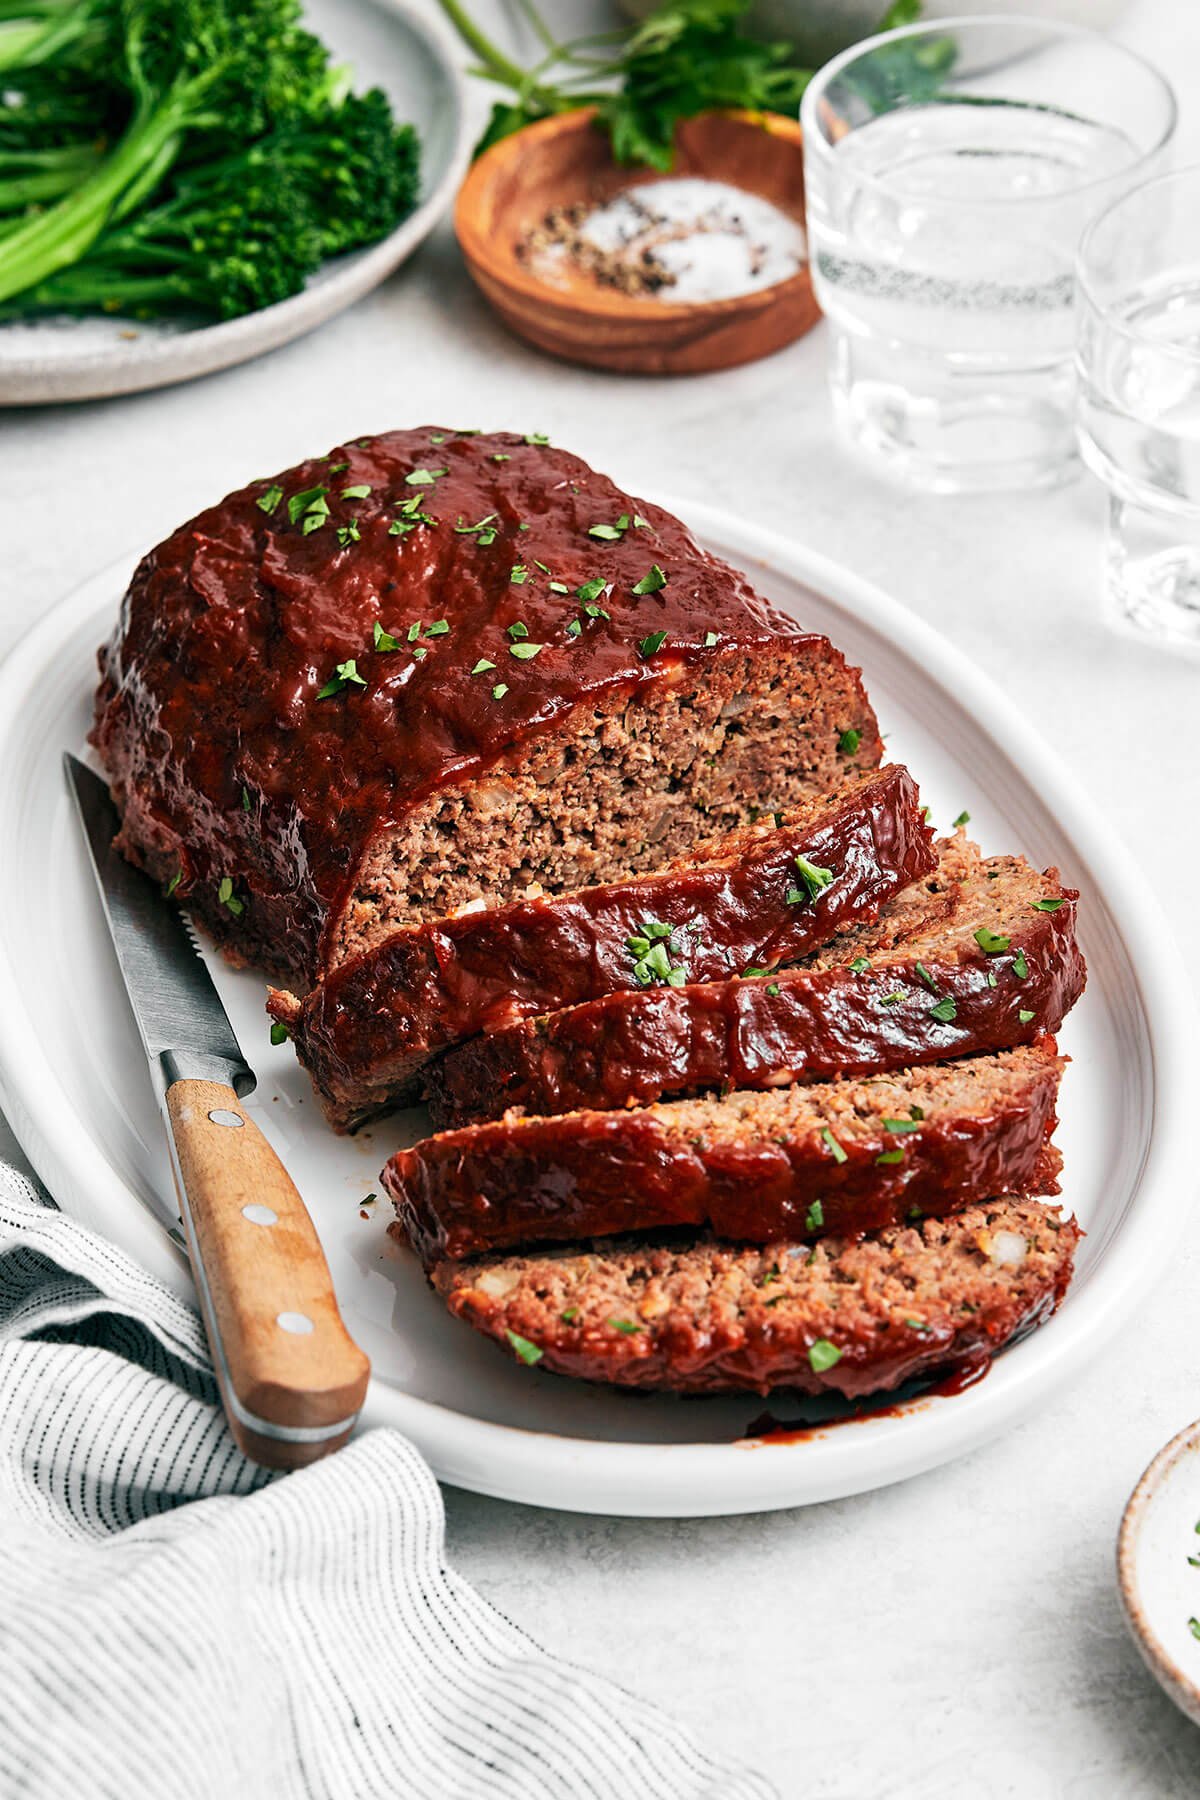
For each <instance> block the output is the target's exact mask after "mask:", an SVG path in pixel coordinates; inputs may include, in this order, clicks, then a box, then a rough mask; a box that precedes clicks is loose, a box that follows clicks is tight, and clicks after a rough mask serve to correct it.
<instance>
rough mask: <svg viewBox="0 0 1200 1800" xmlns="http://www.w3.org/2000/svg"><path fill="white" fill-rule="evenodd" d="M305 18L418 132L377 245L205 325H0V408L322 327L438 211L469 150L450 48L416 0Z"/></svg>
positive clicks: (213, 366) (162, 377)
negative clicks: (417, 168) (413, 201)
mask: <svg viewBox="0 0 1200 1800" xmlns="http://www.w3.org/2000/svg"><path fill="white" fill-rule="evenodd" d="M304 10H305V19H306V23H307V24H308V25H309V26H310V27H311V29H312V30H313V31H315V32H316V34H317V35H318V37H320V38H321V39H322V41H323V42H324V43H326V44H328V45H329V46H330V48H331V49H332V50H333V52H334V56H335V60H337V61H339V62H345V63H347V64H348V65H349V66H350V67H351V68H352V69H353V70H354V75H355V87H356V88H358V89H360V90H361V89H363V88H366V87H372V86H374V87H381V88H383V90H384V92H385V93H386V94H387V95H388V98H389V99H390V100H391V102H392V106H393V110H394V112H395V114H396V117H397V119H400V120H407V121H408V122H409V123H411V124H413V125H415V126H416V128H417V134H418V136H419V137H420V140H421V198H420V203H419V205H418V206H417V208H416V210H415V212H413V213H411V214H410V215H409V217H408V218H407V219H405V220H404V221H403V222H402V223H401V224H400V225H398V226H397V227H396V229H395V231H392V232H389V234H388V236H387V237H385V238H381V239H380V241H379V243H377V244H371V245H368V247H367V248H366V249H365V250H356V251H354V252H352V253H351V254H350V255H348V256H339V257H335V258H334V259H333V261H332V262H329V263H326V264H325V266H324V267H323V268H321V269H318V271H317V272H316V274H315V275H313V276H312V277H311V279H310V280H309V282H308V283H307V285H306V286H305V287H304V289H303V290H302V291H301V292H300V293H298V294H293V295H292V297H291V299H290V300H281V301H280V302H279V303H278V304H277V305H275V306H265V307H263V308H262V310H261V311H259V312H253V313H246V314H245V315H244V316H243V317H242V318H240V319H228V320H224V321H222V322H221V323H219V324H215V325H199V326H195V325H192V326H189V325H183V324H177V323H170V322H166V321H163V322H154V323H149V324H143V323H141V322H139V321H137V320H129V319H122V318H99V317H97V318H94V319H92V318H81V319H42V320H37V321H36V322H31V323H29V324H25V323H21V322H17V323H14V324H11V325H4V326H0V406H29V405H46V404H49V403H51V402H54V401H60V400H94V399H98V398H100V397H101V396H104V395H109V394H132V393H138V392H140V391H141V390H142V389H144V388H154V387H166V386H168V385H169V384H170V383H171V382H175V381H190V380H191V379H192V378H193V377H194V376H197V375H211V374H212V373H213V372H214V371H215V370H217V369H227V368H230V367H231V366H232V365H233V364H235V363H241V362H246V361H248V360H249V358H250V357H252V356H259V355H261V354H262V352H263V351H265V350H275V349H278V347H279V345H280V344H287V343H290V342H291V340H292V339H293V338H297V337H300V336H302V335H303V333H304V332H306V331H311V330H312V329H313V327H314V326H316V325H323V324H324V323H325V321H326V319H331V318H333V316H334V314H335V313H339V312H342V311H343V310H344V309H345V308H346V307H347V306H350V305H352V304H353V303H354V301H355V300H359V299H361V298H362V296H363V295H364V294H366V293H369V292H370V290H371V289H372V288H374V287H378V286H379V283H380V282H381V281H384V280H386V278H387V277H388V276H389V275H390V274H391V273H392V272H393V270H394V269H397V268H399V266H400V264H401V263H402V262H403V261H404V260H405V258H406V257H409V256H411V255H412V253H413V251H414V250H415V249H416V248H417V246H418V244H420V243H421V242H423V240H424V239H425V238H426V237H428V235H429V233H430V232H431V231H432V230H433V227H434V226H435V225H436V224H437V222H438V220H439V219H440V218H441V217H442V215H443V213H445V212H446V211H447V209H448V208H449V206H450V202H451V200H452V199H453V198H454V195H455V193H456V191H457V189H458V184H459V182H460V181H461V180H462V177H463V174H464V172H465V170H466V166H467V162H468V160H469V157H470V132H469V129H468V125H467V121H466V117H465V110H464V104H463V78H462V76H461V74H460V73H459V66H458V55H457V46H456V44H455V42H454V39H453V38H452V37H451V36H450V33H449V31H448V29H447V28H446V27H445V26H444V25H443V24H442V23H441V21H440V19H439V17H438V15H437V13H436V12H435V10H434V9H433V8H431V7H424V8H423V7H420V6H418V5H417V4H416V0H306V5H305V9H304Z"/></svg>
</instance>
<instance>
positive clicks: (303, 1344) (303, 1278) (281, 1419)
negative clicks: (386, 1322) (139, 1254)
mask: <svg viewBox="0 0 1200 1800" xmlns="http://www.w3.org/2000/svg"><path fill="white" fill-rule="evenodd" d="M164 1110H165V1114H166V1123H167V1133H168V1137H169V1138H170V1141H171V1149H172V1163H173V1166H174V1170H175V1184H176V1187H177V1188H178V1190H179V1204H180V1211H181V1213H182V1215H183V1222H184V1227H185V1229H186V1231H187V1236H188V1248H189V1250H190V1251H191V1258H192V1271H193V1274H194V1276H195V1280H196V1287H197V1289H198V1290H199V1295H200V1308H201V1312H202V1314H203V1317H204V1325H205V1330H206V1331H207V1333H208V1341H209V1344H210V1346H211V1348H212V1353H213V1363H214V1366H215V1368H216V1371H217V1380H218V1382H219V1384H220V1388H221V1398H222V1400H223V1401H224V1404H225V1412H226V1414H227V1416H228V1419H229V1427H230V1430H231V1431H232V1432H233V1435H234V1437H235V1438H236V1439H237V1442H238V1444H239V1446H240V1447H241V1449H242V1450H243V1451H244V1452H245V1453H246V1455H247V1456H249V1457H251V1458H252V1459H253V1460H254V1461H255V1462H257V1463H262V1464H263V1465H264V1467H266V1468H268V1469H298V1468H302V1467H303V1466H304V1465H305V1464H306V1463H311V1462H316V1460H317V1459H318V1458H319V1457H322V1456H328V1454H329V1452H330V1451H331V1450H337V1449H338V1448H340V1446H341V1445H342V1444H344V1443H345V1441H346V1439H347V1438H348V1437H349V1435H350V1431H351V1429H352V1427H353V1425H354V1421H355V1418H356V1416H357V1414H358V1412H359V1409H360V1408H361V1406H362V1403H363V1398H364V1396H365V1394H366V1391H367V1379H368V1376H369V1375H370V1369H371V1365H370V1363H369V1362H368V1360H367V1358H366V1356H364V1354H363V1352H362V1351H361V1350H360V1349H359V1347H358V1345H357V1344H356V1343H355V1342H354V1340H353V1338H352V1337H351V1336H350V1334H349V1332H348V1331H347V1330H346V1327H345V1325H344V1324H343V1323H342V1317H341V1314H340V1313H339V1312H338V1307H337V1301H336V1299H335V1298H334V1292H333V1282H332V1279H331V1277H330V1274H329V1264H328V1263H327V1262H326V1260H325V1253H324V1251H323V1250H322V1249H321V1243H320V1240H319V1238H318V1237H317V1233H316V1230H315V1228H314V1226H313V1222H312V1220H311V1218H310V1217H309V1214H308V1209H307V1207H306V1206H305V1204H304V1202H303V1200H302V1199H301V1198H300V1195H299V1193H298V1192H297V1190H296V1187H295V1185H294V1183H293V1182H292V1180H291V1177H290V1176H289V1175H288V1172H287V1170H286V1169H285V1168H284V1166H283V1164H282V1163H281V1162H280V1160H279V1158H278V1157H277V1156H276V1154H275V1152H274V1150H272V1148H271V1146H270V1144H268V1142H267V1140H266V1138H265V1137H264V1136H263V1134H262V1132H261V1131H260V1130H259V1129H258V1127H257V1125H255V1123H254V1121H253V1120H252V1119H251V1118H250V1117H249V1116H248V1115H247V1114H246V1113H245V1112H244V1111H243V1110H242V1105H241V1102H240V1101H239V1099H238V1097H237V1095H236V1094H235V1093H234V1091H233V1089H232V1088H231V1087H226V1086H224V1084H223V1083H221V1082H218V1081H192V1080H187V1081H176V1082H173V1083H172V1084H171V1086H170V1087H168V1089H167V1091H166V1096H165V1101H164Z"/></svg>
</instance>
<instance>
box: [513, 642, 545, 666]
mask: <svg viewBox="0 0 1200 1800" xmlns="http://www.w3.org/2000/svg"><path fill="white" fill-rule="evenodd" d="M545 648H546V646H545V644H510V645H509V646H508V654H509V655H510V656H515V657H516V659H517V661H518V662H530V661H532V659H533V658H534V657H535V656H540V655H541V654H542V651H543V650H544V649H545Z"/></svg>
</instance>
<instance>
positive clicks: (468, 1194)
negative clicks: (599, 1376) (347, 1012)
mask: <svg viewBox="0 0 1200 1800" xmlns="http://www.w3.org/2000/svg"><path fill="white" fill-rule="evenodd" d="M1062 1068H1063V1063H1062V1060H1061V1059H1060V1057H1059V1056H1058V1055H1057V1051H1056V1046H1055V1044H1054V1041H1053V1039H1052V1038H1044V1039H1042V1040H1040V1041H1039V1042H1038V1043H1037V1044H1034V1045H1025V1046H1023V1047H1022V1048H1020V1049H1017V1050H1004V1051H1001V1052H1000V1054H999V1055H997V1056H979V1057H969V1058H967V1059H965V1060H963V1061H961V1062H955V1063H946V1064H938V1065H936V1066H934V1067H932V1068H924V1069H906V1070H903V1071H901V1072H900V1073H899V1074H896V1075H873V1076H868V1077H866V1078H865V1079H861V1080H851V1081H833V1082H828V1083H826V1084H824V1085H821V1086H818V1087H790V1088H776V1089H774V1090H772V1091H770V1092H768V1093H737V1094H730V1095H728V1096H727V1097H726V1098H725V1099H723V1100H714V1099H706V1100H676V1101H673V1102H670V1103H667V1104H664V1105H658V1106H651V1107H647V1108H646V1109H645V1110H644V1111H638V1112H631V1111H625V1112H605V1113H598V1112H579V1113H565V1114H563V1115H561V1116H560V1117H558V1118H551V1119H528V1118H520V1117H513V1118H509V1119H503V1120H498V1121H495V1122H493V1123H491V1124H487V1125H469V1126H467V1127H466V1128H465V1129H464V1130H462V1131H449V1132H443V1133H442V1134H441V1135H440V1136H438V1137H432V1138H426V1139H425V1140H424V1142H423V1143H419V1144H417V1145H415V1146H414V1147H413V1148H412V1149H410V1150H401V1151H398V1152H397V1154H396V1155H395V1156H393V1157H392V1159H391V1161H390V1162H389V1163H388V1165H387V1167H386V1168H385V1169H384V1171H383V1184H384V1186H385V1188H386V1189H387V1191H388V1193H389V1194H390V1195H391V1197H392V1199H393V1201H394V1202H395V1205H396V1212H397V1215H398V1217H399V1219H400V1222H401V1224H402V1225H403V1226H404V1229H405V1233H406V1235H407V1237H408V1240H409V1242H410V1243H411V1244H412V1246H413V1248H414V1249H415V1250H416V1251H417V1253H418V1255H419V1256H420V1257H421V1259H422V1261H423V1262H424V1263H425V1265H426V1267H427V1268H428V1267H430V1266H432V1265H433V1264H434V1263H435V1262H438V1261H440V1260H441V1259H443V1258H445V1257H456V1258H461V1257H466V1256H478V1255H480V1254H484V1253H487V1252H490V1251H494V1250H504V1249H511V1248H512V1247H513V1246H515V1245H518V1244H536V1243H547V1242H549V1243H554V1242H557V1243H562V1242H565V1241H568V1240H573V1239H579V1238H600V1237H608V1236H611V1235H613V1234H616V1233H620V1232H629V1231H642V1230H662V1229H667V1228H674V1227H680V1226H706V1227H708V1228H709V1229H710V1230H711V1231H713V1232H714V1233H715V1235H716V1236H717V1237H722V1238H737V1239H741V1240H744V1241H747V1242H752V1243H760V1244H761V1243H771V1242H773V1241H774V1240H775V1239H778V1238H786V1239H790V1240H791V1241H793V1242H796V1241H799V1240H801V1239H803V1238H812V1237H820V1236H823V1235H826V1234H831V1235H833V1236H835V1237H837V1236H844V1235H846V1234H851V1233H861V1232H864V1231H876V1230H880V1229H882V1228H883V1227H885V1226H889V1225H900V1224H903V1223H904V1221H905V1220H906V1219H910V1218H915V1217H925V1216H941V1215H943V1214H945V1213H950V1212H956V1211H959V1210H960V1209H961V1208H962V1207H964V1206H968V1205H970V1204H971V1203H972V1202H975V1201H980V1200H986V1199H987V1198H988V1197H989V1196H990V1195H992V1194H996V1193H1007V1194H1030V1193H1033V1194H1047V1193H1057V1192H1058V1185H1057V1177H1058V1172H1059V1169H1060V1167H1061V1158H1060V1157H1059V1154H1058V1152H1057V1150H1054V1149H1052V1148H1051V1146H1050V1135H1051V1133H1052V1131H1053V1130H1054V1127H1055V1124H1056V1123H1057V1120H1056V1118H1055V1102H1056V1099H1057V1096H1058V1084H1059V1078H1060V1075H1061V1073H1062Z"/></svg>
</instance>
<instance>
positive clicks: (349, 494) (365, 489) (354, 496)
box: [342, 481, 371, 500]
mask: <svg viewBox="0 0 1200 1800" xmlns="http://www.w3.org/2000/svg"><path fill="white" fill-rule="evenodd" d="M370 491H371V484H370V482H369V481H360V482H357V483H356V484H355V486H354V487H347V488H343V489H342V499H343V500H365V499H366V497H367V495H368V494H369V493H370Z"/></svg>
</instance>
